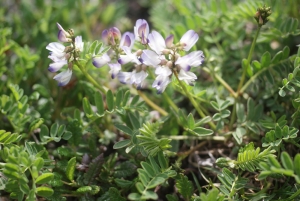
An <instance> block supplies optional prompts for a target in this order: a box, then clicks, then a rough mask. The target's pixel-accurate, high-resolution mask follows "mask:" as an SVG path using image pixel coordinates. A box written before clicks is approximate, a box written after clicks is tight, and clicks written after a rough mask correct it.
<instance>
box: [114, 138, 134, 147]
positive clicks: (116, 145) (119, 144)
mask: <svg viewBox="0 0 300 201" xmlns="http://www.w3.org/2000/svg"><path fill="white" fill-rule="evenodd" d="M130 143H131V140H128V139H127V140H122V141H119V142H117V143H115V144H114V146H113V148H114V149H121V148H123V147H126V146H128V145H129V144H130Z"/></svg>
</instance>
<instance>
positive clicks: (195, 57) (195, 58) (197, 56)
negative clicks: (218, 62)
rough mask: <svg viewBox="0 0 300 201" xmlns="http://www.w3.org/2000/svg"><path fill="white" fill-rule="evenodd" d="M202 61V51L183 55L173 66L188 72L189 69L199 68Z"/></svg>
mask: <svg viewBox="0 0 300 201" xmlns="http://www.w3.org/2000/svg"><path fill="white" fill-rule="evenodd" d="M203 60H204V55H203V52H202V51H194V52H191V53H189V54H188V55H185V56H183V57H179V58H178V59H177V60H176V62H175V65H178V66H180V68H181V69H184V70H185V71H189V70H190V69H191V67H196V66H200V65H201V64H202V62H203Z"/></svg>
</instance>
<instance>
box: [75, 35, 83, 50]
mask: <svg viewBox="0 0 300 201" xmlns="http://www.w3.org/2000/svg"><path fill="white" fill-rule="evenodd" d="M83 46H84V42H82V36H76V38H75V48H76V50H77V51H80V52H82V51H83Z"/></svg>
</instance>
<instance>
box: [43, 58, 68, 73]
mask: <svg viewBox="0 0 300 201" xmlns="http://www.w3.org/2000/svg"><path fill="white" fill-rule="evenodd" d="M50 57H51V56H49V57H48V58H50ZM50 59H51V58H50ZM53 59H54V60H53V61H54V63H51V64H50V65H49V67H48V70H49V71H50V72H52V73H53V72H57V71H58V70H60V69H61V68H62V67H63V66H64V65H66V64H68V61H67V60H63V59H60V60H56V58H53Z"/></svg>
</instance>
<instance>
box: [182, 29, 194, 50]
mask: <svg viewBox="0 0 300 201" xmlns="http://www.w3.org/2000/svg"><path fill="white" fill-rule="evenodd" d="M198 39H199V36H198V34H197V33H196V32H195V31H194V30H188V31H187V32H186V33H185V34H183V36H182V37H181V39H180V44H181V45H182V47H183V50H184V51H189V50H190V49H191V48H192V47H193V46H194V45H195V43H196V42H197V41H198Z"/></svg>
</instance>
